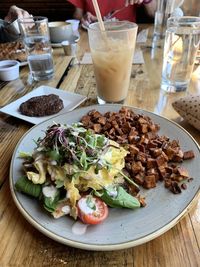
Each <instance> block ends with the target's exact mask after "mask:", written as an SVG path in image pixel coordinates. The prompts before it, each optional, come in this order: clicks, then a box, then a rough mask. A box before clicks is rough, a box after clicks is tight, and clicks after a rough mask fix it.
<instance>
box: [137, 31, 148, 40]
mask: <svg viewBox="0 0 200 267" xmlns="http://www.w3.org/2000/svg"><path fill="white" fill-rule="evenodd" d="M148 32H149V30H148V29H144V30H142V31H140V32H139V33H138V35H137V39H136V43H146V41H147V36H148Z"/></svg>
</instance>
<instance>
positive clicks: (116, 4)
mask: <svg viewBox="0 0 200 267" xmlns="http://www.w3.org/2000/svg"><path fill="white" fill-rule="evenodd" d="M68 2H70V3H72V4H73V5H74V6H75V7H78V8H81V9H83V11H84V12H90V13H92V15H94V16H96V14H95V10H94V7H93V4H92V0H68ZM98 4H99V9H100V11H101V15H102V17H104V16H106V15H108V13H109V12H111V11H113V10H116V9H120V8H122V7H124V4H125V1H124V0H98ZM114 17H115V18H117V19H119V20H129V21H132V22H135V21H136V5H129V6H127V7H126V8H124V9H123V10H122V11H120V12H118V13H116V15H114Z"/></svg>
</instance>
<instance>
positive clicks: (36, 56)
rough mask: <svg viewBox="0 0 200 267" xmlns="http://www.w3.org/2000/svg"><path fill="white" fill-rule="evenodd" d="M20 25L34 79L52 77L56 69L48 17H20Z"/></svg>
mask: <svg viewBox="0 0 200 267" xmlns="http://www.w3.org/2000/svg"><path fill="white" fill-rule="evenodd" d="M19 27H20V32H21V34H22V37H23V41H24V45H25V49H26V53H27V60H28V64H29V68H30V71H31V74H32V77H33V79H34V80H36V81H40V80H47V79H50V78H52V77H53V73H54V69H53V59H52V48H51V45H50V39H49V28H48V19H47V18H45V17H29V18H24V19H20V20H19Z"/></svg>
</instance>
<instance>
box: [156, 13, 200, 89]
mask: <svg viewBox="0 0 200 267" xmlns="http://www.w3.org/2000/svg"><path fill="white" fill-rule="evenodd" d="M199 44H200V17H180V18H175V17H174V18H173V17H172V18H169V19H168V21H167V31H166V36H165V44H164V54H163V69H162V82H161V88H162V89H163V90H165V91H167V92H179V91H185V90H186V89H187V87H188V84H189V81H190V77H191V74H192V70H193V66H194V63H195V58H196V54H197V50H198V47H199Z"/></svg>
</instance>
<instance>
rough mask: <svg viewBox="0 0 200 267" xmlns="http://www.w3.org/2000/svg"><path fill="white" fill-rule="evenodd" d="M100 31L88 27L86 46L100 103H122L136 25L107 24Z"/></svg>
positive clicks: (125, 23) (119, 22)
mask: <svg viewBox="0 0 200 267" xmlns="http://www.w3.org/2000/svg"><path fill="white" fill-rule="evenodd" d="M104 26H105V31H101V30H100V27H99V23H93V24H90V27H89V29H88V34H89V44H90V50H91V55H92V60H93V66H94V74H95V78H96V83H97V95H98V102H99V104H105V103H122V102H123V101H124V100H125V98H126V97H127V93H128V89H129V83H130V75H131V68H132V61H133V53H134V49H135V41H136V35H137V28H138V26H137V25H136V24H135V23H132V22H128V21H116V22H113V21H109V22H105V23H104Z"/></svg>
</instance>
